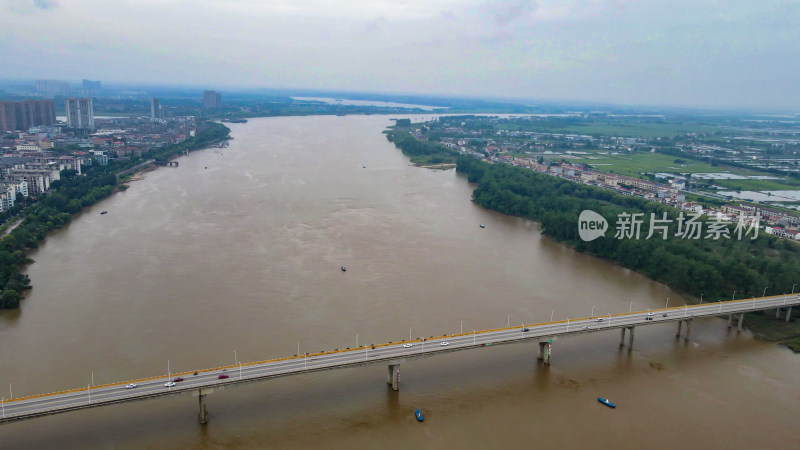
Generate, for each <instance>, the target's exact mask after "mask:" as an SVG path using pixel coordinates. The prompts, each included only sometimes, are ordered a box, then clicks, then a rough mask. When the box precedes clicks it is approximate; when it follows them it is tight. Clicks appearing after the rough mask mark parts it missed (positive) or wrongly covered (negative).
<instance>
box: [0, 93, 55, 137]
mask: <svg viewBox="0 0 800 450" xmlns="http://www.w3.org/2000/svg"><path fill="white" fill-rule="evenodd" d="M54 123H56V106H55V102H53V100H25V101H22V102H9V101H5V102H0V131H14V130H27V129H28V128H31V127H38V126H40V125H52V124H54Z"/></svg>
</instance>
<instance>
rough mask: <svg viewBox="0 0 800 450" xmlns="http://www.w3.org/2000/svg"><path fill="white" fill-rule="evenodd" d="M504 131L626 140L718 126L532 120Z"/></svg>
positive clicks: (504, 127)
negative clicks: (581, 135) (614, 137)
mask: <svg viewBox="0 0 800 450" xmlns="http://www.w3.org/2000/svg"><path fill="white" fill-rule="evenodd" d="M499 128H500V129H502V130H510V131H517V130H518V131H535V132H546V133H566V134H588V135H603V136H624V137H673V136H678V135H684V134H686V133H702V132H712V131H719V127H714V126H709V125H698V124H678V123H657V122H653V123H648V122H635V121H630V122H619V121H614V122H601V121H587V122H575V123H572V122H567V121H560V120H559V121H549V120H543V121H531V122H528V123H504V124H500V126H499Z"/></svg>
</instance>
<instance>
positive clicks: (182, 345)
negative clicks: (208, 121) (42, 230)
mask: <svg viewBox="0 0 800 450" xmlns="http://www.w3.org/2000/svg"><path fill="white" fill-rule="evenodd" d="M389 123H390V121H389V120H388V118H387V117H381V116H346V117H281V118H268V119H254V120H251V121H250V122H249V123H247V124H229V125H228V126H229V127H231V129H232V135H233V136H234V138H235V139H234V140H233V141H231V144H230V147H228V148H226V149H207V150H203V151H198V152H194V153H192V154H190V155H188V156H185V157H181V158H179V160H178V161H179V162H180V166H179V167H178V168H161V169H158V170H156V171H153V172H149V173H147V174H146V176H145V179H144V180H142V181H136V182H133V183H131V185H130V188H129V189H128V190H127V191H125V192H121V193H118V194H115V195H113V196H111V197H110V198H108V199H106V200H104V201H103V202H101V203H99V204H97V205H94V206H93V207H91V208H89V209H88V210H86V211H85V212H84V213H82V214H81V215H79V216H76V217H75V218H74V220H73V222H72V223H71V224H70V225H69V227H67V228H66V229H64V230H61V231H58V232H56V233H54V234H52V235H50V236H48V238H47V241H46V242H45V243H44V244H43V245H42V246H41V248H39V249H38V250H36V251H34V252H32V254H31V257H32V258H33V259H34V260H36V263H35V264H32V265H31V266H29V268H28V274H29V276H30V277H31V280H32V283H33V285H34V288H33V290H32V291H31V292H30V294H29V295H28V296H27V298H26V299H25V300H24V302H23V304H22V308H21V309H20V310H19V311H14V312H4V313H2V314H0V342H2V345H0V367H1V368H2V370H0V392H2V393H4V394H5V397H9V396H10V395H11V391H13V394H14V396H16V397H18V396H24V395H32V394H37V393H44V392H51V391H54V390H60V389H66V388H75V387H80V386H86V385H88V384H89V383H91V382H92V379H93V380H94V383H95V384H103V383H108V382H113V381H122V380H129V379H135V378H140V377H147V376H155V375H160V374H165V373H166V372H167V370H168V369H169V370H170V371H171V372H180V371H188V370H194V369H197V368H207V367H217V366H220V365H223V364H233V363H234V362H235V361H236V360H240V361H254V360H262V359H267V358H273V357H279V356H289V355H292V354H295V353H297V351H298V345H299V348H300V351H301V352H306V351H318V350H323V349H326V350H330V349H334V348H344V347H349V346H355V345H356V342H357V341H358V342H359V343H361V344H364V343H380V342H386V341H397V340H400V339H404V338H408V336H409V333H411V335H412V336H415V337H418V336H430V335H440V334H444V333H448V334H450V333H455V332H459V331H460V330H461V329H462V327H463V330H464V331H465V332H466V331H469V330H473V329H487V328H496V327H502V326H505V325H506V324H507V323H509V322H510V323H511V324H520V323H534V322H545V321H549V320H550V317H551V315H553V316H554V318H555V319H564V318H566V317H572V318H575V317H586V316H589V315H590V314H591V312H592V308H593V307H594V312H595V315H604V314H607V313H610V312H622V311H627V310H628V309H629V308H630V307H631V302H634V303H633V305H632V307H633V308H634V309H635V310H636V309H639V310H643V309H647V308H659V307H663V306H664V303H665V302H666V301H667V298H668V297H669V302H670V304H671V305H679V304H683V300H682V299H681V297H680V295H678V294H676V293H674V292H671V291H670V290H669V289H668V288H667V287H665V286H663V285H661V284H658V283H655V282H653V281H650V280H648V279H646V278H645V277H643V276H640V275H638V274H636V273H632V272H630V271H628V270H625V269H622V268H620V267H618V266H615V265H612V264H609V263H607V262H604V261H600V260H597V259H595V258H592V257H589V256H586V255H583V254H578V253H575V252H574V251H572V250H570V249H568V248H566V247H564V246H562V245H560V244H558V243H556V242H553V241H552V240H550V239H548V238H546V237H543V236H542V235H541V234H540V231H539V228H538V226H537V224H536V223H533V222H530V221H526V220H522V219H517V218H513V217H508V216H503V215H499V214H496V213H493V212H491V211H486V210H483V209H481V208H479V207H477V206H476V205H474V204H472V203H471V202H470V194H471V189H472V187H471V186H470V185H469V184H468V183H467V182H466V180H465V179H463V178H462V177H460V176H458V175H457V174H455V172H454V171H452V170H450V171H432V170H427V169H420V168H416V167H412V166H410V165H409V162H408V159H407V158H406V157H404V156H403V155H402V154H401V153H400V151H399V150H396V149H395V148H394V146H393V145H392V144H390V143H389V142H387V141H386V139H385V138H384V136H383V135H382V134H381V130H382V129H384V127H385V126H387V125H388V124H389ZM103 210H107V211H108V214H105V215H100V214H99V212H100V211H103ZM479 224H483V225H485V228H480V227H479ZM342 265H345V266H347V268H348V270H347V272H342V271H340V270H339V267H340V266H342ZM618 343H619V332H616V331H613V332H611V331H610V332H601V333H594V334H591V335H586V336H581V337H571V338H563V339H559V340H557V341H556V342H554V343H553V350H552V354H553V359H552V365H551V366H549V367H547V366H543V365H541V364H540V363H539V362H537V359H536V354H537V346H536V345H535V344H518V345H509V346H499V347H490V348H484V349H480V350H473V351H466V352H457V353H451V354H448V355H445V356H440V357H436V358H426V359H423V360H415V361H409V362H407V363H406V364H403V365H402V366H401V373H402V377H401V388H400V391H399V392H393V391H391V390H390V389H389V388H387V385H386V381H385V380H386V368H385V367H384V366H369V367H362V368H353V369H345V370H337V371H328V372H322V373H317V374H311V375H304V376H295V377H289V378H281V379H276V380H273V381H269V382H261V383H255V384H253V385H249V386H246V387H242V388H237V389H229V390H224V391H221V392H217V393H214V394H212V395H210V396H209V397H208V398H207V404H208V409H209V421H210V423H209V424H208V425H207V426H205V427H203V426H200V425H198V423H197V399H196V398H194V397H189V396H186V397H173V398H165V399H158V400H149V401H143V402H135V403H129V404H123V405H117V406H109V407H103V408H97V409H91V410H85V411H79V412H74V413H67V414H61V415H56V416H50V417H45V418H41V419H35V420H30V421H24V422H19V423H12V424H5V425H2V426H0V442H2V447H3V448H48V447H53V448H56V447H57V448H298V449H302V448H319V447H324V448H333V449H351V448H380V449H406V448H429V449H456V448H458V449H462V448H463V449H486V448H501V447H504V448H523V447H525V448H527V447H530V446H541V447H543V448H575V447H586V446H591V447H595V448H631V449H639V448H643V447H653V448H666V447H670V448H672V447H678V448H680V447H684V448H723V447H728V448H794V446H793V445H792V444H791V442H792V441H793V440H794V438H795V429H796V419H797V418H798V417H800V402H798V399H800V382H799V381H798V379H797V377H796V375H795V374H797V373H798V370H799V369H800V358H798V357H796V356H794V355H792V354H791V353H790V352H789V351H788V350H786V349H784V348H782V347H779V346H776V345H773V344H768V343H763V342H759V341H755V340H754V339H752V337H751V336H750V335H749V334H748V333H746V332H745V333H741V334H737V333H736V332H729V331H728V330H727V329H726V327H725V321H723V320H719V319H707V320H699V321H696V322H695V323H694V325H693V327H692V332H691V339H690V340H689V341H688V342H686V341H684V340H683V339H680V340H676V339H675V327H674V325H655V326H648V327H639V328H638V329H637V330H636V341H635V343H634V351H633V352H628V351H627V350H620V349H619V347H618ZM598 396H606V397H609V398H611V400H612V401H615V402H616V403H617V404H618V407H617V409H615V410H611V409H608V408H606V407H604V406H602V405H600V404H599V403H598V402H597V400H596V398H597V397H598ZM415 408H420V409H422V410H423V412H424V413H425V417H426V420H425V422H424V423H422V424H419V423H417V422H416V421H415V420H414V417H413V411H414V409H415Z"/></svg>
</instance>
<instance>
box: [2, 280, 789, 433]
mask: <svg viewBox="0 0 800 450" xmlns="http://www.w3.org/2000/svg"><path fill="white" fill-rule="evenodd" d="M796 305H800V295H797V294H792V295H779V296H771V297H763V298H758V299H756V298H754V299H748V300H735V301H724V302H722V301H720V302H710V303H704V304H700V305H691V306H681V307H673V308H662V309H655V310H652V311H650V310H648V311H636V312H628V313H621V314H609V315H606V316H602V317H585V318H578V319H567V320H563V321H556V322H547V323H540V324H532V325H523V326H515V327H509V328H500V329H493V330H483V331H472V332H468V333H460V334H455V335H445V336H438V337H433V338H428V339H415V340H409V341H401V342H394V343H386V344H380V345H375V346H363V347H359V348H354V349H345V350H336V351H330V352H320V353H310V354H304V355H299V356H297V355H295V356H291V357H286V358H277V359H271V360H265V361H257V362H249V363H241V364H240V365H232V366H225V367H218V368H212V369H205V370H201V371H198V372H197V374H196V375H195V374H194V373H193V372H189V373H175V374H168V375H161V376H156V377H151V378H145V379H139V380H129V381H121V382H119V383H112V384H106V385H101V386H87V387H85V388H77V389H73V390H68V391H61V392H53V393H47V394H41V395H33V396H27V397H21V398H14V399H5V400H4V401H2V405H1V406H2V417H0V423H2V422H10V421H16V420H24V419H31V418H35V417H41V416H45V415H50V414H57V413H63V412H68V411H74V410H78V409H85V408H94V407H98V406H106V405H112V404H116V403H122V402H130V401H138V400H146V399H150V398H155V397H162V396H168V395H193V396H198V397H199V402H200V421H201V423H205V421H206V417H207V416H206V409H205V400H204V399H205V396H206V395H207V394H209V393H212V392H214V391H218V390H221V389H225V388H229V387H234V386H237V385H241V384H244V383H252V382H255V381H263V380H267V379H270V378H276V377H282V376H291V375H301V374H304V373H310V372H317V371H322V370H332V369H341V368H345V367H354V366H360V365H366V364H385V365H387V366H388V368H389V371H388V377H387V382H388V383H389V384H390V385H391V386H392V388H393V389H395V390H397V389H398V388H399V386H398V377H397V373H398V367H399V365H400V364H401V363H404V362H407V361H410V360H413V359H418V358H424V357H431V356H436V355H439V354H442V353H448V352H454V351H462V350H469V349H475V348H481V347H486V346H492V345H500V344H511V343H519V342H538V343H539V358H540V359H542V360H544V362H545V363H548V364H549V362H550V361H549V359H550V358H549V346H550V343H551V342H552V339H553V338H554V337H557V336H566V335H572V334H585V333H596V332H599V331H606V330H611V329H620V330H622V333H621V334H622V336H621V340H620V345H623V344H624V338H625V333H626V331H627V332H628V333H629V334H628V339H629V343H628V346H629V349H630V348H631V347H632V345H633V330H634V328H635V327H636V326H643V325H654V324H660V323H664V322H677V323H678V334H680V332H681V326H682V325H683V324H686V333H687V338H688V333H689V325H690V323H691V320H692V319H693V318H696V317H708V316H728V320H729V324H730V323H731V317H732V316H733V315H739V323H738V326H739V329H741V326H742V319H743V317H744V313H747V312H753V311H761V310H773V309H774V310H777V311H778V312H780V311H781V310H785V311H786V319H787V320H788V318H789V315H790V314H791V308H792V307H793V306H796ZM220 375H227V378H220ZM175 377H183V378H184V380H183V381H180V382H178V383H176V384H175V386H171V387H168V386H165V383H167V382H168V381H170V380H171V379H174V378H175ZM130 383H135V384H136V385H137V386H136V387H135V388H131V389H126V385H128V384H130Z"/></svg>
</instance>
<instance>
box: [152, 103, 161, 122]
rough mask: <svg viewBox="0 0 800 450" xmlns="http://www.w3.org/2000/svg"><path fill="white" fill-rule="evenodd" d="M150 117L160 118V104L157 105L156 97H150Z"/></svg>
mask: <svg viewBox="0 0 800 450" xmlns="http://www.w3.org/2000/svg"><path fill="white" fill-rule="evenodd" d="M150 118H151V119H160V118H161V106H159V104H158V99H157V98H153V99H150Z"/></svg>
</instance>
